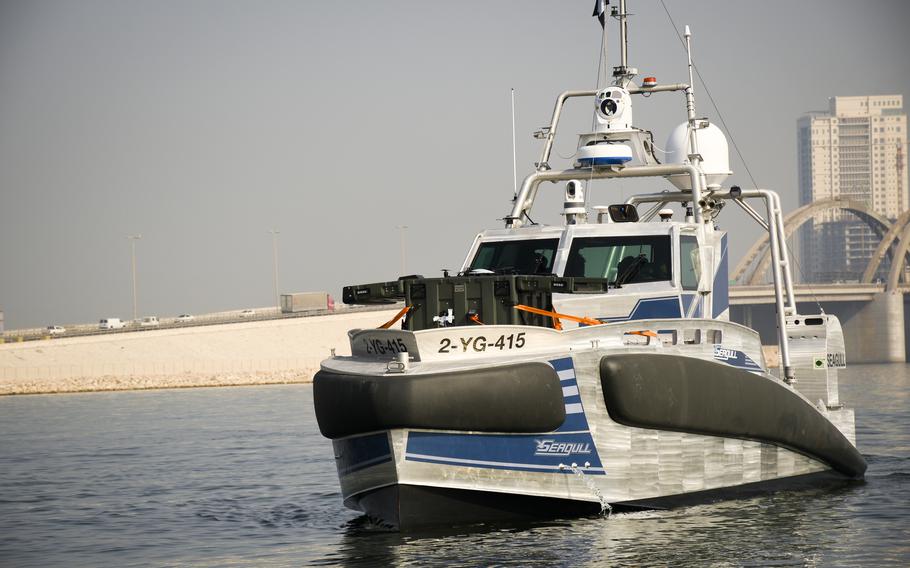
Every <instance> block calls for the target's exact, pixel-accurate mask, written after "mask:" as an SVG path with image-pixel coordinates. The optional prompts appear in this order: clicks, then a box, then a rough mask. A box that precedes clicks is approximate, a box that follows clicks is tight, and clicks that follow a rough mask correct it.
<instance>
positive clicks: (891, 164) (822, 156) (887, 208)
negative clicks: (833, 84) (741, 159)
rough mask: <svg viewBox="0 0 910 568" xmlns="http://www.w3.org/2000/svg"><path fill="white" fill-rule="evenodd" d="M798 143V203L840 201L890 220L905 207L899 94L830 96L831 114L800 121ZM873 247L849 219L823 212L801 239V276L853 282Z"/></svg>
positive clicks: (871, 238) (867, 233) (908, 203)
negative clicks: (837, 199) (830, 198)
mask: <svg viewBox="0 0 910 568" xmlns="http://www.w3.org/2000/svg"><path fill="white" fill-rule="evenodd" d="M797 140H798V152H799V203H800V205H806V204H807V203H810V202H812V201H816V200H818V199H824V198H826V197H835V196H841V197H843V198H847V199H851V200H855V201H859V202H862V203H863V204H865V205H866V206H867V207H869V208H870V209H872V210H873V211H875V212H877V213H879V214H881V215H883V216H885V217H887V218H889V219H891V220H893V219H895V218H896V217H897V216H898V215H900V214H901V213H903V212H904V211H905V210H906V209H907V208H908V207H910V196H908V184H907V169H906V151H907V115H906V114H904V112H903V97H902V96H901V95H880V96H861V97H833V98H831V99H829V109H828V112H810V113H808V114H806V115H805V116H803V117H801V118H800V119H799V121H798V122H797ZM878 241H879V238H878V236H877V235H876V234H875V233H874V232H873V231H872V230H871V229H870V228H869V227H868V226H867V225H866V224H865V223H864V222H862V221H860V220H858V219H857V218H856V217H855V216H853V215H852V214H850V213H846V212H842V211H828V212H825V213H822V214H820V215H819V216H817V217H816V218H815V219H814V220H813V221H811V222H809V223H807V224H806V225H804V226H803V229H802V231H801V233H800V265H801V268H802V273H803V277H804V278H806V279H808V280H809V281H812V282H835V281H855V280H858V279H859V278H860V277H861V276H862V273H863V271H864V270H865V269H866V265H867V264H868V262H869V259H870V258H871V257H872V253H873V252H874V251H875V248H876V246H878ZM886 268H887V267H886Z"/></svg>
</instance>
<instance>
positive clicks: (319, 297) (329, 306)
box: [281, 292, 335, 314]
mask: <svg viewBox="0 0 910 568" xmlns="http://www.w3.org/2000/svg"><path fill="white" fill-rule="evenodd" d="M334 309H335V300H333V299H332V295H331V294H329V293H327V292H297V293H294V294H282V295H281V313H283V314H296V313H300V312H310V311H317V310H328V311H332V310H334Z"/></svg>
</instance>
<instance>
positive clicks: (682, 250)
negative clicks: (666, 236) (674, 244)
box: [679, 235, 701, 290]
mask: <svg viewBox="0 0 910 568" xmlns="http://www.w3.org/2000/svg"><path fill="white" fill-rule="evenodd" d="M700 276H701V262H700V260H699V256H698V240H697V239H696V238H695V237H692V236H688V235H682V236H680V237H679V279H680V282H681V283H682V288H683V290H698V279H699V277H700Z"/></svg>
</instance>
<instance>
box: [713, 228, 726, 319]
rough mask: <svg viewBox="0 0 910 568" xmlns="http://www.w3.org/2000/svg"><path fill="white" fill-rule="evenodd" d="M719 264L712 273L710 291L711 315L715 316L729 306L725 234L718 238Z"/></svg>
mask: <svg viewBox="0 0 910 568" xmlns="http://www.w3.org/2000/svg"><path fill="white" fill-rule="evenodd" d="M720 255H721V256H720V266H718V267H717V273H716V274H715V275H714V291H713V292H712V293H711V296H712V302H713V303H714V309H713V310H712V312H713V314H712V317H715V318H716V317H717V316H719V315H720V314H722V313H724V310H726V309H727V308H729V307H730V290H729V287H730V276H729V269H728V267H727V259H728V258H729V256H730V255H729V254H727V235H724V236H722V237H721V238H720Z"/></svg>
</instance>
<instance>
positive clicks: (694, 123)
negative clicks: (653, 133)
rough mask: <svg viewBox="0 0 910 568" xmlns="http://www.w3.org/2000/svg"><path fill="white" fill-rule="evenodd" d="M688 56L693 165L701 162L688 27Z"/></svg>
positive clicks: (688, 101) (687, 110)
mask: <svg viewBox="0 0 910 568" xmlns="http://www.w3.org/2000/svg"><path fill="white" fill-rule="evenodd" d="M685 36H686V56H687V57H688V58H689V87H688V88H687V89H686V113H687V115H688V118H689V146H690V148H689V149H690V150H691V151H692V153H691V154H690V155H689V156H688V157H689V160H690V161H692V162H693V163H696V164H697V163H698V162H701V156H700V155H699V153H698V137H697V136H696V135H695V130H696V129H697V128H698V124H697V120H696V118H695V77H694V76H693V74H692V32H691V31H689V26H688V25H687V26H686V33H685Z"/></svg>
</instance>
